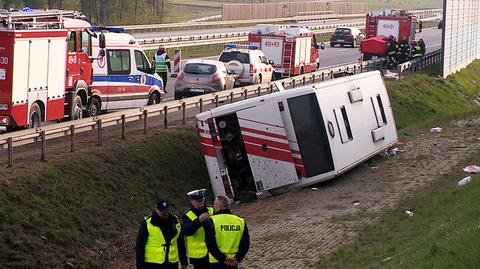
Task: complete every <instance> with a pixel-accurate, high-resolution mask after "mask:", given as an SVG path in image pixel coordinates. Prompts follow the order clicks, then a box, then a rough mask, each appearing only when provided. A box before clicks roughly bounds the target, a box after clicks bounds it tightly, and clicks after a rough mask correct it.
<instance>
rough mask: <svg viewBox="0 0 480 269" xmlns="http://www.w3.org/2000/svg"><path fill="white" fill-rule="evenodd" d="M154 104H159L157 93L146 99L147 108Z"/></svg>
mask: <svg viewBox="0 0 480 269" xmlns="http://www.w3.org/2000/svg"><path fill="white" fill-rule="evenodd" d="M156 104H160V97H159V96H158V93H157V92H153V93H152V94H151V95H150V99H148V103H147V106H151V105H156Z"/></svg>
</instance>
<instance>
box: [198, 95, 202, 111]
mask: <svg viewBox="0 0 480 269" xmlns="http://www.w3.org/2000/svg"><path fill="white" fill-rule="evenodd" d="M198 102H199V105H200V112H203V98H200V100H198Z"/></svg>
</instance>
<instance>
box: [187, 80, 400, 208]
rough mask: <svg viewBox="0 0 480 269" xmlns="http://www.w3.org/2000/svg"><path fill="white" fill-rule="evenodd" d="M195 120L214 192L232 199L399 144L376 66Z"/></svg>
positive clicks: (326, 174) (326, 175)
mask: <svg viewBox="0 0 480 269" xmlns="http://www.w3.org/2000/svg"><path fill="white" fill-rule="evenodd" d="M280 88H281V86H280ZM196 120H197V128H198V133H199V135H200V141H201V145H202V150H203V154H204V156H205V161H206V164H207V169H208V173H209V175H210V181H211V183H212V187H213V190H214V193H215V195H225V196H228V197H230V198H231V199H233V200H242V197H247V198H245V200H248V199H251V198H248V197H252V195H253V196H258V195H264V194H268V193H270V194H271V193H278V192H282V191H285V190H289V189H291V188H296V187H304V186H308V185H312V184H315V183H318V182H321V181H324V180H328V179H331V178H333V177H336V176H338V175H340V174H342V173H344V172H346V171H348V170H349V169H352V168H353V167H355V166H356V165H358V164H360V163H361V162H363V161H365V160H367V159H369V158H371V157H372V156H374V155H375V154H377V153H379V152H381V151H384V150H386V149H387V148H389V147H391V146H392V145H394V143H395V142H396V141H397V131H396V128H395V121H394V118H393V113H392V108H391V105H390V101H389V98H388V94H387V90H386V88H385V85H384V83H383V80H382V78H381V75H380V73H379V72H378V71H375V72H369V73H364V74H359V75H355V76H349V77H345V78H339V79H335V80H332V81H329V82H325V83H319V84H315V85H312V86H306V87H301V88H296V89H295V90H288V91H285V90H284V91H280V92H277V93H273V94H269V95H265V96H260V97H256V98H252V99H248V100H243V101H240V102H236V103H232V104H227V105H224V106H221V107H218V108H214V109H211V110H209V111H205V112H202V113H200V114H198V115H197V116H196Z"/></svg>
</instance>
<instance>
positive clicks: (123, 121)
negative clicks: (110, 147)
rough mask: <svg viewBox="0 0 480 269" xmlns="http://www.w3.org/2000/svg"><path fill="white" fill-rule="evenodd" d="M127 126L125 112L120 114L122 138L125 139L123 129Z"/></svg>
mask: <svg viewBox="0 0 480 269" xmlns="http://www.w3.org/2000/svg"><path fill="white" fill-rule="evenodd" d="M126 128H127V124H126V120H125V114H123V115H122V139H125V129H126Z"/></svg>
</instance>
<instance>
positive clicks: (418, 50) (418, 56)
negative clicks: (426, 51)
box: [411, 40, 423, 71]
mask: <svg viewBox="0 0 480 269" xmlns="http://www.w3.org/2000/svg"><path fill="white" fill-rule="evenodd" d="M411 45H412V46H411V55H412V62H413V70H415V71H417V70H418V63H419V62H420V61H421V60H422V58H423V56H422V47H421V46H420V44H418V42H417V41H415V40H413V41H412V42H411Z"/></svg>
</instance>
